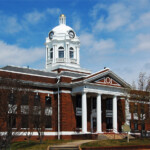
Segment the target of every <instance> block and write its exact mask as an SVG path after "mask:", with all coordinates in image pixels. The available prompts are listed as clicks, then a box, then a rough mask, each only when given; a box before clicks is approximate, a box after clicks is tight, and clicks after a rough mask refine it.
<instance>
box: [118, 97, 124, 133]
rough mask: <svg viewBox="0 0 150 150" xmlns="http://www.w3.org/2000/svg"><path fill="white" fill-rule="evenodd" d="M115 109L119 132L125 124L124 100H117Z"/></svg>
mask: <svg viewBox="0 0 150 150" xmlns="http://www.w3.org/2000/svg"><path fill="white" fill-rule="evenodd" d="M117 108H118V109H117V117H118V118H117V119H118V120H117V121H118V131H120V132H121V131H122V129H121V126H122V125H123V124H124V123H125V99H119V100H118V101H117Z"/></svg>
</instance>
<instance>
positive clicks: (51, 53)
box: [50, 48, 53, 59]
mask: <svg viewBox="0 0 150 150" xmlns="http://www.w3.org/2000/svg"><path fill="white" fill-rule="evenodd" d="M50 59H53V48H51V49H50Z"/></svg>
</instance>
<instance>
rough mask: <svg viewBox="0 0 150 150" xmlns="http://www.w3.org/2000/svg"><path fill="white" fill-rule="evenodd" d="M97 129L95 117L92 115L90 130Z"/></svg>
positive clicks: (94, 130)
mask: <svg viewBox="0 0 150 150" xmlns="http://www.w3.org/2000/svg"><path fill="white" fill-rule="evenodd" d="M96 129H97V121H96V117H92V121H91V130H92V132H96Z"/></svg>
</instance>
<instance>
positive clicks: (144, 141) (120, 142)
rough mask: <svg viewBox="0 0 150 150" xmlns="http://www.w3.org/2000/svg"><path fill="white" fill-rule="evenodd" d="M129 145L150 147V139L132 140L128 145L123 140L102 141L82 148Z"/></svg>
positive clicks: (83, 145)
mask: <svg viewBox="0 0 150 150" xmlns="http://www.w3.org/2000/svg"><path fill="white" fill-rule="evenodd" d="M127 145H150V139H132V140H130V142H129V143H128V142H127V140H126V139H123V140H101V141H93V142H89V143H85V144H82V145H81V147H104V146H127Z"/></svg>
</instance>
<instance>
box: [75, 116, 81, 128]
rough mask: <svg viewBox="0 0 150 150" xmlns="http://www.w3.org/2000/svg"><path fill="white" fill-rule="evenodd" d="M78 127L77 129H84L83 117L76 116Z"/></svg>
mask: <svg viewBox="0 0 150 150" xmlns="http://www.w3.org/2000/svg"><path fill="white" fill-rule="evenodd" d="M76 127H77V128H81V127H82V118H81V116H76Z"/></svg>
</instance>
